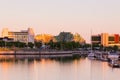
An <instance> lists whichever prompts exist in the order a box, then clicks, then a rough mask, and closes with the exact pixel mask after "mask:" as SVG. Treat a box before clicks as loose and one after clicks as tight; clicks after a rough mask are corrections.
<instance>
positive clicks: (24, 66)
mask: <svg viewBox="0 0 120 80" xmlns="http://www.w3.org/2000/svg"><path fill="white" fill-rule="evenodd" d="M119 74H120V69H119V68H118V69H112V68H111V67H109V66H108V63H107V62H101V61H94V60H92V61H91V60H89V59H87V58H80V59H72V60H71V59H67V60H66V59H64V58H62V59H41V60H28V59H25V60H17V61H2V62H0V75H1V80H21V79H22V80H117V79H118V78H119Z"/></svg>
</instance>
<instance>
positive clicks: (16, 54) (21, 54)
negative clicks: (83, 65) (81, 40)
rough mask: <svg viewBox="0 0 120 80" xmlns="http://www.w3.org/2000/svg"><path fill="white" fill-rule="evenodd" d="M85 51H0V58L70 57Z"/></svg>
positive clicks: (85, 53) (85, 52)
mask: <svg viewBox="0 0 120 80" xmlns="http://www.w3.org/2000/svg"><path fill="white" fill-rule="evenodd" d="M87 53H88V52H87V51H84V52H83V51H0V59H3V58H18V59H19V58H38V59H39V58H54V57H72V56H73V55H78V56H81V55H83V54H84V55H87Z"/></svg>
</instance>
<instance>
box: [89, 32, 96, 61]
mask: <svg viewBox="0 0 120 80" xmlns="http://www.w3.org/2000/svg"><path fill="white" fill-rule="evenodd" d="M92 46H93V45H92V31H91V51H90V53H89V54H88V58H89V59H95V53H94V52H93V50H92Z"/></svg>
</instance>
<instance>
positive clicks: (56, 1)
mask: <svg viewBox="0 0 120 80" xmlns="http://www.w3.org/2000/svg"><path fill="white" fill-rule="evenodd" d="M119 4H120V0H0V35H1V31H2V29H3V28H9V30H10V31H20V30H25V29H27V28H28V27H32V28H33V29H34V32H35V34H36V35H37V34H42V33H46V34H52V35H58V34H59V33H60V32H62V31H65V32H72V33H79V34H81V36H82V37H83V38H84V39H85V40H86V41H87V42H90V36H91V30H92V34H100V33H102V32H108V33H110V34H114V33H118V34H120V5H119Z"/></svg>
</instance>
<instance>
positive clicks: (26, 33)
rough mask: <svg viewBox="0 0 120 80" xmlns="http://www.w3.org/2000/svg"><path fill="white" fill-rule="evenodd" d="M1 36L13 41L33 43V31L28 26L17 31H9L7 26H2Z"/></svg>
mask: <svg viewBox="0 0 120 80" xmlns="http://www.w3.org/2000/svg"><path fill="white" fill-rule="evenodd" d="M2 37H8V38H12V39H13V40H14V41H19V42H25V43H28V42H32V43H34V31H33V29H32V28H28V30H22V31H19V32H14V31H9V30H8V28H4V29H3V31H2Z"/></svg>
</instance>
